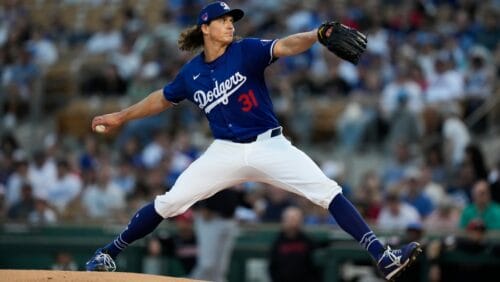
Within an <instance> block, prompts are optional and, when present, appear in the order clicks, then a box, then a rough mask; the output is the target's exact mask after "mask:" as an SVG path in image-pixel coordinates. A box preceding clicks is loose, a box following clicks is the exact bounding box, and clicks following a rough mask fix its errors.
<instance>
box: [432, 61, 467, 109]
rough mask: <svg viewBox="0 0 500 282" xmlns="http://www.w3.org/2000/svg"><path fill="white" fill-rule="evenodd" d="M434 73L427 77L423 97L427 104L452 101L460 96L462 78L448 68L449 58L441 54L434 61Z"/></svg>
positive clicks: (462, 87)
mask: <svg viewBox="0 0 500 282" xmlns="http://www.w3.org/2000/svg"><path fill="white" fill-rule="evenodd" d="M434 70H435V71H434V74H433V75H432V76H430V77H429V87H428V88H427V91H426V94H425V97H426V102H427V103H429V104H440V103H443V104H444V103H452V102H456V101H457V100H458V99H460V98H462V96H463V92H464V86H463V84H464V83H463V78H462V77H461V76H459V75H456V72H455V70H453V69H451V68H450V58H448V57H447V55H441V56H438V57H437V58H436V61H435V63H434Z"/></svg>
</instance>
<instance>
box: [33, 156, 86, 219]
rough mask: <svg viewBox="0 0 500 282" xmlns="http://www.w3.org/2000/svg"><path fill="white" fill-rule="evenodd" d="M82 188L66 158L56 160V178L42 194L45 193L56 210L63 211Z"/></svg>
mask: <svg viewBox="0 0 500 282" xmlns="http://www.w3.org/2000/svg"><path fill="white" fill-rule="evenodd" d="M81 190H82V181H81V179H80V177H79V176H78V175H77V174H75V173H73V172H72V171H71V167H70V164H69V162H68V161H67V160H66V159H60V160H58V161H57V179H56V181H55V182H54V183H53V184H52V185H50V186H49V187H48V189H47V191H44V192H42V195H47V201H48V202H49V203H50V204H51V205H53V206H54V207H55V208H56V209H57V210H58V212H60V213H64V212H65V211H66V209H67V207H68V205H69V204H70V203H71V201H73V200H75V199H76V198H77V197H78V195H80V192H81Z"/></svg>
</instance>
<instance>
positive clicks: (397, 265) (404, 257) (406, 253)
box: [377, 242, 422, 281]
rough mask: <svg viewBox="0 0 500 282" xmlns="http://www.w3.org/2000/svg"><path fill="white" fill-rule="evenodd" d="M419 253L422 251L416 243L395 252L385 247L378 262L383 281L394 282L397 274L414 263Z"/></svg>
mask: <svg viewBox="0 0 500 282" xmlns="http://www.w3.org/2000/svg"><path fill="white" fill-rule="evenodd" d="M421 252H422V249H421V248H420V244H419V243H417V242H411V243H409V244H408V245H405V246H403V247H402V248H401V249H396V250H392V249H391V248H390V247H387V249H386V250H385V251H384V253H383V254H382V256H381V257H380V259H379V260H378V263H377V265H378V269H379V270H380V272H382V274H383V276H384V278H385V279H387V280H388V281H394V279H395V278H396V277H397V276H398V275H399V274H401V273H402V272H403V271H404V270H405V269H407V268H408V267H409V266H410V265H412V264H413V263H414V262H415V260H416V259H417V256H418V255H419V254H420V253H421Z"/></svg>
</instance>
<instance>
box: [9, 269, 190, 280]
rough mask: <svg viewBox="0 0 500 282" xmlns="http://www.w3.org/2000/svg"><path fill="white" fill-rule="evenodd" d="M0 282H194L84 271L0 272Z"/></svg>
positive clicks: (136, 274)
mask: <svg viewBox="0 0 500 282" xmlns="http://www.w3.org/2000/svg"><path fill="white" fill-rule="evenodd" d="M0 277H1V279H0V280H2V281H13V282H42V281H44V282H47V281H50V282H58V281H71V282H101V281H102V282H105V281H106V282H109V281H111V282H115V281H116V282H123V281H141V282H194V281H195V280H189V279H183V278H172V277H166V276H157V275H147V274H139V273H128V272H85V271H51V270H0Z"/></svg>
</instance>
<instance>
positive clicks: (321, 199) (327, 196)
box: [312, 181, 342, 209]
mask: <svg viewBox="0 0 500 282" xmlns="http://www.w3.org/2000/svg"><path fill="white" fill-rule="evenodd" d="M340 193H342V187H340V185H338V184H337V183H336V182H335V181H332V182H330V183H328V185H327V186H326V188H324V190H322V193H321V194H320V195H315V196H317V197H314V198H313V199H312V201H313V202H314V203H315V204H317V205H319V206H321V207H323V208H325V209H328V206H329V205H330V203H331V201H332V200H333V198H335V196H337V195H338V194H340Z"/></svg>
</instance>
